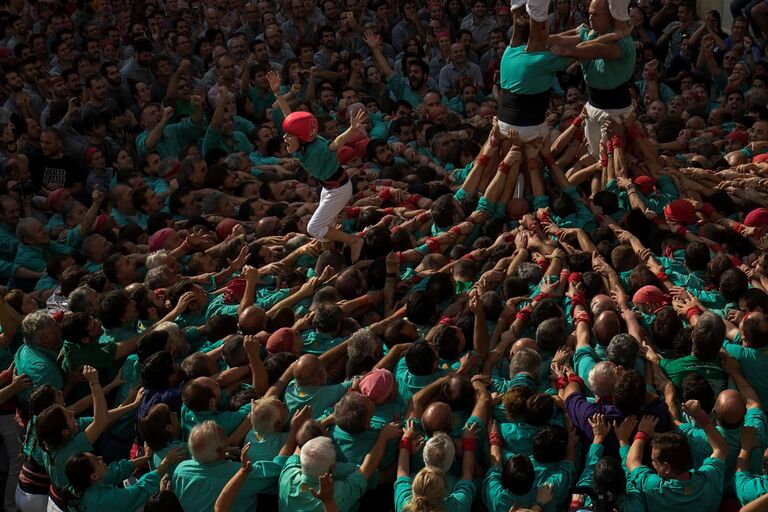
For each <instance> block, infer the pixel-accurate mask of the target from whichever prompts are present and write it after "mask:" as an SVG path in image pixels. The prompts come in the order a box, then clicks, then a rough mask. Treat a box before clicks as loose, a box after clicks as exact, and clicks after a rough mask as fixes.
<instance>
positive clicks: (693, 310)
mask: <svg viewBox="0 0 768 512" xmlns="http://www.w3.org/2000/svg"><path fill="white" fill-rule="evenodd" d="M701 313H702V311H701V308H700V307H699V306H691V307H689V308H688V309H686V310H685V318H687V319H688V323H690V322H691V318H693V317H695V316H699V315H700V314H701Z"/></svg>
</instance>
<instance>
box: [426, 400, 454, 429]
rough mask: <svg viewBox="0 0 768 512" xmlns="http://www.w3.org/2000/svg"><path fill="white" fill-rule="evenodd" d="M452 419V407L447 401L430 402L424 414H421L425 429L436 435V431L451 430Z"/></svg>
mask: <svg viewBox="0 0 768 512" xmlns="http://www.w3.org/2000/svg"><path fill="white" fill-rule="evenodd" d="M452 420H453V416H452V413H451V407H450V406H449V405H448V404H446V403H445V402H434V403H431V404H429V406H428V407H427V408H426V409H425V410H424V414H422V415H421V424H422V425H424V431H425V432H426V433H427V434H428V435H430V436H431V435H434V433H435V432H446V433H449V432H451V430H452V428H451V427H452Z"/></svg>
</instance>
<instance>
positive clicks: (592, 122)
mask: <svg viewBox="0 0 768 512" xmlns="http://www.w3.org/2000/svg"><path fill="white" fill-rule="evenodd" d="M633 111H634V108H633V107H632V105H630V106H628V107H626V108H608V109H602V108H597V107H594V106H592V104H591V103H589V102H587V119H586V121H585V122H584V134H585V135H586V136H587V142H588V143H589V154H590V155H592V156H593V157H595V158H596V159H598V160H599V159H600V140H601V139H602V138H603V135H605V133H606V131H605V123H606V122H607V121H608V120H609V119H611V118H614V119H616V120H622V119H626V118H627V117H629V115H630V114H632V112H633Z"/></svg>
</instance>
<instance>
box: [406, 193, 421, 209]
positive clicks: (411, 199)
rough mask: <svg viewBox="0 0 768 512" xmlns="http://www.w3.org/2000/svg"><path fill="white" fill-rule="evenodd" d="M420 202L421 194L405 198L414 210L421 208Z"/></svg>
mask: <svg viewBox="0 0 768 512" xmlns="http://www.w3.org/2000/svg"><path fill="white" fill-rule="evenodd" d="M419 201H421V196H420V195H419V194H410V195H409V196H408V197H406V198H405V202H406V203H408V204H409V205H411V206H413V207H414V208H418V207H419Z"/></svg>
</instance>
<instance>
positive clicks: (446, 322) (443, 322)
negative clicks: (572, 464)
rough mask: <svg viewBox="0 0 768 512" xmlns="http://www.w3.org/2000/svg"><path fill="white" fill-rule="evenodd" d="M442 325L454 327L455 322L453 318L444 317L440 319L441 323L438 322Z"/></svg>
mask: <svg viewBox="0 0 768 512" xmlns="http://www.w3.org/2000/svg"><path fill="white" fill-rule="evenodd" d="M438 323H439V324H440V325H453V320H451V317H449V316H444V317H442V318H440V321H439V322H438Z"/></svg>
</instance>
